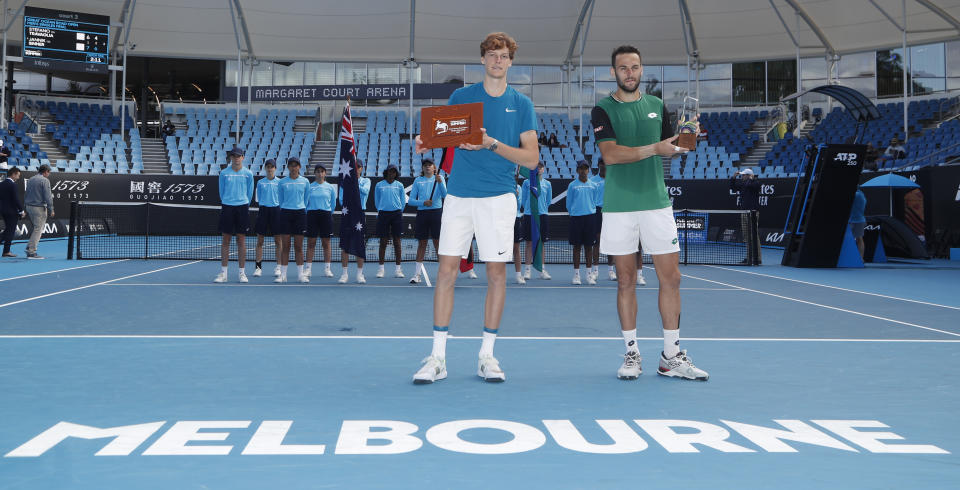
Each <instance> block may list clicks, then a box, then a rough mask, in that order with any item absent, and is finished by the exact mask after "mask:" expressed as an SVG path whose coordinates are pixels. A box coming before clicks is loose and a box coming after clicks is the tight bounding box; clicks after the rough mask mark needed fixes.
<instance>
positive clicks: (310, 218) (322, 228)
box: [304, 164, 337, 281]
mask: <svg viewBox="0 0 960 490" xmlns="http://www.w3.org/2000/svg"><path fill="white" fill-rule="evenodd" d="M313 176H314V181H313V183H312V184H310V189H309V190H308V191H307V260H306V266H305V267H304V275H306V276H307V280H308V281H309V280H310V276H311V274H312V273H313V253H314V252H315V251H316V248H317V238H318V237H319V238H320V244H321V245H322V246H323V275H324V276H325V277H333V271H331V270H330V254H331V251H330V237H332V236H333V210H334V208H336V207H337V190H336V189H335V188H334V187H333V184H331V183H329V182H327V169H326V168H324V166H323V165H319V164H318V165H317V166H316V167H314V168H313Z"/></svg>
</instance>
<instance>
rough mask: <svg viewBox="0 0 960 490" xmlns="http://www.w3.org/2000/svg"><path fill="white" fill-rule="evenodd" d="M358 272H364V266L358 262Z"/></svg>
mask: <svg viewBox="0 0 960 490" xmlns="http://www.w3.org/2000/svg"><path fill="white" fill-rule="evenodd" d="M357 274H363V266H362V265H360V264H357Z"/></svg>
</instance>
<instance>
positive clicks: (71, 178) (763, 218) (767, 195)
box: [17, 167, 960, 247]
mask: <svg viewBox="0 0 960 490" xmlns="http://www.w3.org/2000/svg"><path fill="white" fill-rule="evenodd" d="M31 175H32V174H31V173H26V172H25V173H24V177H25V178H24V179H21V180H20V181H18V182H17V186H18V187H19V189H20V193H21V196H22V194H23V190H24V185H25V182H26V178H29V177H30V176H31ZM904 175H906V176H907V177H908V178H911V175H913V176H914V177H913V178H915V179H916V180H917V182H918V183H919V184H921V185H922V186H924V191H925V192H924V194H923V209H924V212H925V222H926V227H927V236H928V237H932V239H933V240H935V241H943V240H946V242H945V243H953V244H954V245H953V246H954V247H956V246H958V245H960V244H958V243H957V242H958V241H960V220H958V219H957V218H956V217H957V216H960V167H935V168H930V169H924V170H921V171H920V172H913V173H906V174H904ZM874 176H876V174H871V175H869V176H864V178H863V180H866V179H868V178H871V177H874ZM258 179H259V177H258ZM379 180H381V178H379V177H373V178H371V181H372V186H375V185H376V183H377V182H378V181H379ZM399 180H400V182H401V183H403V184H404V186H405V187H409V186H410V185H411V184H412V182H413V178H409V177H407V178H401V179H399ZM328 181H329V182H331V183H334V184H336V182H337V179H336V178H330V179H328ZM550 181H551V183H552V184H553V189H554V196H555V198H558V199H556V201H555V202H553V203H552V204H551V205H550V212H551V213H559V212H564V211H566V202H565V200H564V199H563V194H564V193H565V192H566V189H567V186H568V185H569V184H570V182H571V181H570V180H566V179H550ZM760 183H761V188H760V198H759V201H760V211H759V228H760V239H761V242H762V243H763V244H764V245H773V246H784V245H785V244H784V243H783V236H782V234H783V227H784V221H785V220H786V216H787V211H788V209H789V206H790V201H791V198H792V196H793V191H794V187H795V184H796V180H795V179H761V181H760ZM50 184H51V189H52V192H53V197H54V209H55V211H56V213H57V219H58V220H63V221H64V222H66V221H67V220H68V219H69V217H70V202H71V201H106V202H148V201H149V202H165V203H173V204H205V205H219V204H220V197H219V190H218V179H217V177H216V176H188V175H112V174H100V175H96V174H73V173H53V174H50ZM665 185H666V189H667V194H668V195H669V196H670V199H671V201H672V202H673V207H674V209H703V210H723V209H737V200H738V199H739V195H738V194H737V193H735V192H731V191H730V188H729V183H728V181H727V180H725V179H719V180H667V181H665ZM928 189H929V192H928ZM867 190H868V191H871V192H867V199H868V202H867V214H888V212H889V211H888V210H889V194H888V192H887V190H886V189H876V190H875V189H867ZM896 197H897V196H896V193H895V194H894V199H895V200H896ZM899 208H900V209H903V206H902V204H901V205H900V206H899ZM367 211H376V209H375V208H374V200H373V197H372V196H370V197H369V198H368V200H367ZM407 212H414V210H413V208H409V209H407ZM24 221H25V220H22V221H21V223H23V222H24ZM690 224H691V225H693V224H694V223H690ZM62 229H63V227H60V228H58V230H57V231H58V232H62V231H61V230H62ZM691 231H693V230H691ZM18 236H20V235H19V231H18ZM49 236H59V235H55V234H50V235H49ZM44 237H48V234H47V233H45V234H44Z"/></svg>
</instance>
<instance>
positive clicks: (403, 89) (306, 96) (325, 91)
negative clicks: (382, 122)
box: [222, 83, 463, 102]
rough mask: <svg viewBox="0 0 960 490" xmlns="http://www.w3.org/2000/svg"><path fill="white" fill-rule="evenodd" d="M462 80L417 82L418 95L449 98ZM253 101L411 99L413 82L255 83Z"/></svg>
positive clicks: (228, 96) (243, 95)
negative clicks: (458, 81) (455, 81)
mask: <svg viewBox="0 0 960 490" xmlns="http://www.w3.org/2000/svg"><path fill="white" fill-rule="evenodd" d="M461 87H463V84H462V83H415V84H413V98H414V99H447V98H449V97H450V94H452V93H453V91H454V90H456V89H458V88H461ZM247 92H248V90H247V88H246V87H240V100H242V101H246V100H247ZM249 92H250V99H251V101H253V102H308V101H318V100H343V99H346V98H347V97H350V98H351V99H354V100H387V99H409V98H410V84H404V83H383V84H370V85H368V84H345V85H283V86H254V87H251V88H250V90H249ZM222 93H223V97H222V99H223V100H225V101H235V100H237V88H236V87H224V88H223V92H222Z"/></svg>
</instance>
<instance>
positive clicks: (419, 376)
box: [413, 356, 447, 385]
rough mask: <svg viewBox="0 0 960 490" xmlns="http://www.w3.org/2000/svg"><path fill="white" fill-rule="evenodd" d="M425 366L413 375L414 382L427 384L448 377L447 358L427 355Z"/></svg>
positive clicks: (424, 361)
mask: <svg viewBox="0 0 960 490" xmlns="http://www.w3.org/2000/svg"><path fill="white" fill-rule="evenodd" d="M422 362H423V366H420V369H418V370H417V372H416V373H414V375H413V384H417V385H426V384H430V383H433V382H434V381H440V380H441V379H445V378H446V377H447V360H446V359H437V358H436V357H433V356H427V357H426V358H425V359H424V360H423V361H422Z"/></svg>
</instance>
